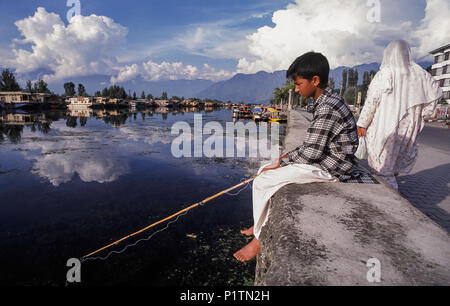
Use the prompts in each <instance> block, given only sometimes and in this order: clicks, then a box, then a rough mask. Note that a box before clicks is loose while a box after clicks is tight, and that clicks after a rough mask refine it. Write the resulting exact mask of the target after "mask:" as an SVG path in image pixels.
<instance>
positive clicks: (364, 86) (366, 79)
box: [361, 71, 370, 105]
mask: <svg viewBox="0 0 450 306" xmlns="http://www.w3.org/2000/svg"><path fill="white" fill-rule="evenodd" d="M369 85H370V74H369V72H368V71H365V72H364V75H363V81H362V85H361V94H362V100H361V105H364V102H365V101H366V97H367V91H368V90H369Z"/></svg>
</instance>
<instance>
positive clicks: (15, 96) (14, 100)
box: [0, 91, 33, 108]
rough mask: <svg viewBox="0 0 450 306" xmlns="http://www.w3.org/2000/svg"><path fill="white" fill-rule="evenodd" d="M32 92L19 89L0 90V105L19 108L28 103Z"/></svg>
mask: <svg viewBox="0 0 450 306" xmlns="http://www.w3.org/2000/svg"><path fill="white" fill-rule="evenodd" d="M31 101H33V100H32V94H31V93H28V92H21V91H3V92H0V105H1V106H3V107H7V108H19V107H22V106H25V105H26V104H28V103H30V102H31Z"/></svg>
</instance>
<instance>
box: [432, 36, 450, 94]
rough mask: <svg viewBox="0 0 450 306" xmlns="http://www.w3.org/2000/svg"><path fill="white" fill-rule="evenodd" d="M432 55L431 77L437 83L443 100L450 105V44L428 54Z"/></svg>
mask: <svg viewBox="0 0 450 306" xmlns="http://www.w3.org/2000/svg"><path fill="white" fill-rule="evenodd" d="M430 53H431V54H433V55H434V65H433V66H431V75H432V76H433V77H434V78H435V79H436V80H437V81H438V82H439V86H441V87H442V90H443V91H444V98H445V99H446V101H447V103H450V44H448V45H446V46H443V47H441V48H438V49H436V50H434V51H431V52H430Z"/></svg>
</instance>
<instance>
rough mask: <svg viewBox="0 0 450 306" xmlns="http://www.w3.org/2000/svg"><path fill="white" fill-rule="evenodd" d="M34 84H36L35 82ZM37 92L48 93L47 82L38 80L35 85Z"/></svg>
mask: <svg viewBox="0 0 450 306" xmlns="http://www.w3.org/2000/svg"><path fill="white" fill-rule="evenodd" d="M35 85H36V84H35ZM36 87H37V88H36V89H37V90H36V92H37V93H50V90H49V89H48V84H47V83H46V82H45V81H44V80H39V81H38V82H37V86H36Z"/></svg>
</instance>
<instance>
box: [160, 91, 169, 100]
mask: <svg viewBox="0 0 450 306" xmlns="http://www.w3.org/2000/svg"><path fill="white" fill-rule="evenodd" d="M161 99H162V100H169V98H168V96H167V92H165V91H163V93H162V95H161Z"/></svg>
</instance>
